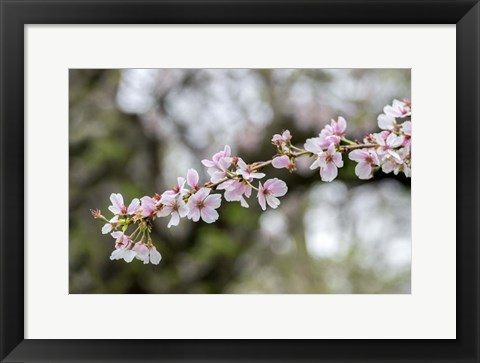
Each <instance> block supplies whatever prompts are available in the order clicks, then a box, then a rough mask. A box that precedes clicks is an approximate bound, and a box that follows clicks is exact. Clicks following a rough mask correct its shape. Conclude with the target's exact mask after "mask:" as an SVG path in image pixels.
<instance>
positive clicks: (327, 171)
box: [320, 163, 338, 182]
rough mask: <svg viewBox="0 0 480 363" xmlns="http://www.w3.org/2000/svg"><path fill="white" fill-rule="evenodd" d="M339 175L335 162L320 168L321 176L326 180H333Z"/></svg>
mask: <svg viewBox="0 0 480 363" xmlns="http://www.w3.org/2000/svg"><path fill="white" fill-rule="evenodd" d="M337 175H338V170H337V167H336V166H335V164H334V163H328V164H327V165H326V166H325V167H323V168H320V176H321V177H322V180H323V181H325V182H331V181H332V180H333V179H335V178H336V177H337Z"/></svg>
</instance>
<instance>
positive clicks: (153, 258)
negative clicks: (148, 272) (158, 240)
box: [143, 246, 162, 265]
mask: <svg viewBox="0 0 480 363" xmlns="http://www.w3.org/2000/svg"><path fill="white" fill-rule="evenodd" d="M148 249H149V250H150V253H149V254H148V257H147V258H145V259H144V260H143V263H144V264H147V263H149V262H150V263H151V264H153V265H158V264H159V263H160V261H161V260H162V255H161V254H160V252H158V251H157V249H156V248H155V246H151V247H149V248H148Z"/></svg>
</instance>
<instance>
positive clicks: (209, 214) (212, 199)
mask: <svg viewBox="0 0 480 363" xmlns="http://www.w3.org/2000/svg"><path fill="white" fill-rule="evenodd" d="M209 194H210V189H208V188H201V189H200V190H199V191H198V192H196V193H195V194H193V195H192V196H191V197H190V198H189V199H188V203H187V208H188V218H189V219H192V220H193V221H194V222H198V221H199V220H200V218H202V220H203V221H204V222H206V223H213V222H215V221H216V220H217V219H218V212H217V211H216V210H215V209H217V208H218V207H220V204H221V203H222V197H221V195H220V194H213V195H209Z"/></svg>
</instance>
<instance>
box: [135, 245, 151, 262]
mask: <svg viewBox="0 0 480 363" xmlns="http://www.w3.org/2000/svg"><path fill="white" fill-rule="evenodd" d="M133 250H134V251H135V252H136V255H135V258H136V259H138V260H140V261H143V260H145V259H146V258H147V257H148V254H149V253H150V251H149V250H148V247H147V246H145V243H143V242H137V243H135V245H134V246H133Z"/></svg>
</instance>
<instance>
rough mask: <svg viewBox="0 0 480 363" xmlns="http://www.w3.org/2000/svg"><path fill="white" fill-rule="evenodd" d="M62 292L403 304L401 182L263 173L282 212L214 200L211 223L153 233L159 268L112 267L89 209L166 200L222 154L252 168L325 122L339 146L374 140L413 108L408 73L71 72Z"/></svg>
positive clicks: (407, 225) (405, 209)
mask: <svg viewBox="0 0 480 363" xmlns="http://www.w3.org/2000/svg"><path fill="white" fill-rule="evenodd" d="M69 92H70V95H69V102H70V105H69V107H70V111H69V113H70V120H69V123H70V125H69V126H70V216H69V221H70V246H69V259H70V261H69V263H70V276H69V288H70V293H89V294H90V293H175V294H183V293H306V294H310V293H373V294H377V293H410V262H411V236H410V234H411V210H410V180H409V179H407V178H405V177H403V176H394V175H385V174H382V173H377V175H376V176H375V178H374V179H372V180H369V181H360V180H358V179H357V178H356V177H355V174H354V167H355V164H354V163H353V162H351V161H349V160H347V159H346V158H345V157H344V160H345V167H344V168H342V169H341V170H340V172H339V177H338V178H337V180H336V181H334V182H332V183H323V182H321V180H320V177H319V175H318V169H317V170H316V171H311V170H309V168H308V166H309V164H310V163H311V160H304V161H303V162H300V163H298V166H297V167H298V170H297V171H296V172H295V173H294V174H289V173H288V172H287V171H285V170H276V169H273V168H268V169H266V173H267V175H268V177H279V178H281V179H282V180H285V181H286V182H287V185H288V187H289V192H288V194H287V195H286V196H285V197H283V198H281V205H280V207H279V208H278V209H276V210H272V209H269V210H267V212H263V213H262V212H261V209H260V207H259V206H258V203H257V201H256V198H255V195H254V196H252V198H250V200H249V204H250V208H249V209H244V208H242V207H241V206H240V204H239V203H238V202H232V203H229V202H226V201H225V200H223V202H222V206H221V208H220V209H219V213H220V219H219V220H218V221H217V223H214V224H211V225H208V224H205V223H203V222H198V223H193V222H191V221H189V220H187V219H183V220H182V221H181V222H180V225H179V226H178V227H172V228H170V229H168V228H167V227H166V225H167V223H168V218H161V219H159V220H157V221H156V222H155V225H154V230H153V235H152V236H153V240H154V243H155V244H156V246H157V249H158V250H159V251H160V252H161V254H162V257H163V260H162V261H161V263H160V265H158V266H154V265H143V264H142V263H141V262H140V261H138V260H134V261H133V262H132V263H130V264H127V263H125V262H124V261H110V260H109V256H110V253H111V251H112V250H113V248H114V240H113V238H112V237H111V236H110V235H102V234H101V232H100V229H101V227H102V223H100V222H99V221H97V220H94V219H93V218H92V217H91V215H90V211H89V210H90V209H91V208H99V209H101V211H102V212H103V213H104V214H105V215H106V216H110V212H109V211H108V210H107V207H108V205H109V204H110V202H109V196H110V194H111V193H112V192H120V193H122V194H123V195H124V197H125V199H126V202H127V203H128V202H130V200H131V199H132V198H134V197H142V196H144V195H150V196H151V195H153V194H154V193H155V192H158V193H161V192H163V191H164V190H166V189H169V188H170V187H172V186H173V185H174V184H175V182H176V177H177V176H185V175H186V172H187V169H188V168H189V167H193V168H195V169H197V170H198V171H199V173H200V177H201V181H202V182H205V181H207V180H208V174H207V173H206V170H205V168H204V167H203V166H202V165H201V163H200V161H201V160H202V159H204V158H208V159H210V158H211V155H213V153H215V152H216V151H218V150H220V149H222V148H223V146H224V145H225V144H229V145H230V146H231V147H232V152H233V154H234V155H238V156H241V157H242V158H243V159H244V160H245V161H247V162H253V161H260V160H266V159H269V158H271V157H272V156H273V155H274V154H275V147H274V146H273V145H271V143H270V139H271V137H272V135H273V134H275V133H279V132H281V131H282V130H283V129H289V130H290V131H291V132H292V135H293V140H292V141H293V142H294V143H296V144H298V146H303V142H304V140H305V139H306V138H309V137H314V136H317V134H318V133H319V131H320V130H321V129H322V128H323V126H324V125H325V124H326V123H328V122H329V120H330V119H331V118H335V119H336V118H337V116H339V115H341V116H344V117H345V118H346V119H347V121H348V128H347V136H348V137H349V138H350V139H355V138H358V139H361V138H362V137H363V136H364V135H366V134H367V133H370V132H376V131H378V127H377V123H376V119H377V116H378V115H379V114H380V113H382V109H383V106H385V105H386V104H389V103H391V101H392V100H393V99H394V98H398V99H403V98H410V70H403V69H331V70H328V69H327V70H314V69H311V70H295V69H292V70H289V69H273V70H270V69H265V70H263V69H258V70H250V69H212V70H208V69H205V70H193V69H191V70H190V69H125V70H81V69H78V70H76V69H72V70H70V82H69Z"/></svg>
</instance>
